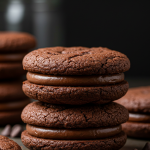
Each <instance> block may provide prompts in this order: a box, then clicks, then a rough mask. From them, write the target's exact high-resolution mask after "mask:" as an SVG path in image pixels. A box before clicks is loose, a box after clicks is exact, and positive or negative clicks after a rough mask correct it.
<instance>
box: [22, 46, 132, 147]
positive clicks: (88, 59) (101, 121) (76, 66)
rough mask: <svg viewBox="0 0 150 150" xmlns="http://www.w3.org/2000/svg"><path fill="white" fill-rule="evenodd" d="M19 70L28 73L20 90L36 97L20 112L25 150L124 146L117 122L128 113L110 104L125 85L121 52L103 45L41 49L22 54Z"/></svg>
mask: <svg viewBox="0 0 150 150" xmlns="http://www.w3.org/2000/svg"><path fill="white" fill-rule="evenodd" d="M23 68H24V69H25V70H27V71H28V73H27V81H25V82H24V83H23V91H24V93H25V94H26V95H27V96H28V97H30V98H33V99H36V100H39V101H36V102H33V103H31V104H29V105H27V106H26V107H25V108H24V110H23V112H22V115H21V117H22V120H23V121H24V122H25V123H27V126H26V131H24V132H23V133H22V136H21V139H22V142H23V144H24V145H25V146H26V147H27V148H29V149H34V150H35V149H43V150H44V149H45V150H46V149H52V150H53V149H60V150H62V149H65V150H69V149H74V150H79V149H81V150H98V149H101V150H106V149H107V150H112V149H113V150H115V149H120V148H121V147H122V146H123V145H124V144H125V142H126V135H125V133H124V132H123V131H122V128H121V124H122V123H124V122H126V121H127V120H128V111H127V109H126V108H125V107H123V106H121V105H120V104H117V103H114V102H112V101H114V100H116V99H119V98H121V97H122V96H124V95H125V94H126V92H127V90H128V87H129V85H128V83H127V82H126V81H125V80H124V74H123V72H125V71H127V70H128V69H129V68H130V61H129V59H128V58H127V57H126V56H125V55H124V54H122V53H120V52H117V51H113V50H110V49H108V48H103V47H99V48H85V47H71V48H65V47H53V48H43V49H38V50H35V51H32V52H30V53H29V54H27V55H26V56H25V57H24V60H23Z"/></svg>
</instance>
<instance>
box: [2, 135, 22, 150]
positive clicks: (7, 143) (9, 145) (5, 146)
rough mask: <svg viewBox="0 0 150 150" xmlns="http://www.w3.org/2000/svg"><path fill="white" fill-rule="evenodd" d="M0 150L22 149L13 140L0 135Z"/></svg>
mask: <svg viewBox="0 0 150 150" xmlns="http://www.w3.org/2000/svg"><path fill="white" fill-rule="evenodd" d="M0 150H21V147H20V146H19V145H18V144H17V143H16V142H14V141H13V140H10V139H9V138H7V137H5V136H2V135H0Z"/></svg>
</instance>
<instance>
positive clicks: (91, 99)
mask: <svg viewBox="0 0 150 150" xmlns="http://www.w3.org/2000/svg"><path fill="white" fill-rule="evenodd" d="M128 88H129V84H128V82H126V81H123V82H121V83H118V84H114V85H108V86H96V87H63V86H62V87H59V86H44V85H37V84H33V83H30V82H29V81H25V82H24V83H23V91H24V93H25V94H26V95H27V96H28V97H30V98H32V99H36V100H39V101H43V102H47V103H51V104H70V105H82V104H87V103H99V104H104V103H108V102H111V101H113V100H116V99H119V98H121V97H122V96H124V95H125V94H126V92H127V91H128Z"/></svg>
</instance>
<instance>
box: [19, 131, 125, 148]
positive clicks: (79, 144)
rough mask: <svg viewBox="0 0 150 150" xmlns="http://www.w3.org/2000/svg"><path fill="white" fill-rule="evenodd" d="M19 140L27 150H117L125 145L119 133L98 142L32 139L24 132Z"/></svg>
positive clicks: (122, 136) (123, 137)
mask: <svg viewBox="0 0 150 150" xmlns="http://www.w3.org/2000/svg"><path fill="white" fill-rule="evenodd" d="M21 140H22V142H23V144H24V145H25V146H26V147H27V148H29V149H33V148H34V149H43V150H47V149H51V150H54V149H59V150H63V149H65V150H70V149H73V150H79V149H80V150H95V149H96V150H106V149H107V150H112V149H113V150H118V149H120V148H121V147H122V146H123V145H124V144H125V142H126V135H125V134H124V132H121V133H120V134H118V135H116V136H113V137H110V138H105V139H99V140H81V141H80V140H51V139H42V138H36V137H33V136H31V135H29V134H28V132H27V131H24V132H23V133H22V135H21Z"/></svg>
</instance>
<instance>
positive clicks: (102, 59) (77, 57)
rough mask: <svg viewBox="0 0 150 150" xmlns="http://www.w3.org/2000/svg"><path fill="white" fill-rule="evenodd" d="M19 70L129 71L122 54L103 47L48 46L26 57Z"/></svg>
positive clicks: (71, 72) (56, 72) (66, 72)
mask: <svg viewBox="0 0 150 150" xmlns="http://www.w3.org/2000/svg"><path fill="white" fill-rule="evenodd" d="M23 68H24V69H25V70H27V71H29V72H37V73H42V74H51V75H52V74H53V75H101V74H117V73H122V72H125V71H127V70H129V68H130V61H129V59H128V58H127V56H126V55H124V54H122V53H120V52H117V51H113V50H110V49H108V48H103V47H98V48H86V47H70V48H66V47H52V48H42V49H38V50H35V51H32V52H30V53H29V54H27V55H26V56H25V57H24V59H23Z"/></svg>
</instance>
